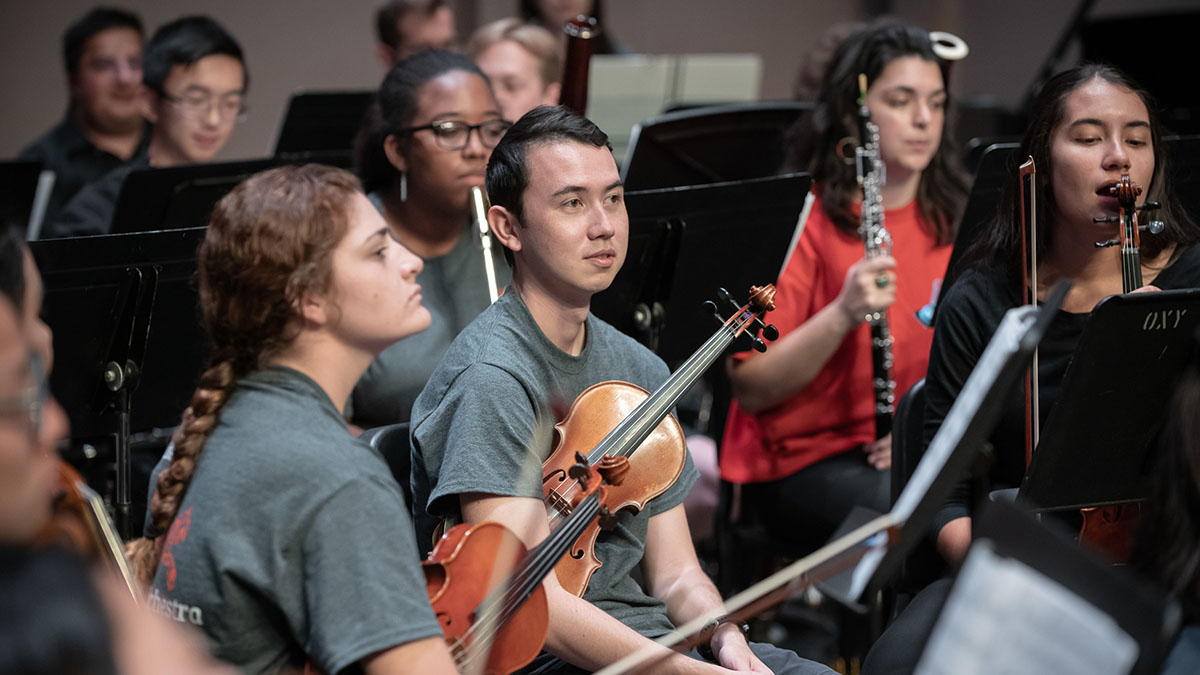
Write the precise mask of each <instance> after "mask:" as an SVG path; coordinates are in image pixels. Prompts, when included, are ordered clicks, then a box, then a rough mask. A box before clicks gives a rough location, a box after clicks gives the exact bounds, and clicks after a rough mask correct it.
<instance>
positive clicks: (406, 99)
mask: <svg viewBox="0 0 1200 675" xmlns="http://www.w3.org/2000/svg"><path fill="white" fill-rule="evenodd" d="M370 117H371V119H370V120H369V128H370V131H369V133H368V134H367V135H366V136H365V137H364V138H363V139H362V141H361V142H360V144H359V148H358V154H359V157H358V167H359V175H360V176H361V177H362V179H363V187H364V188H365V189H366V191H367V196H368V197H369V198H370V200H371V202H372V203H373V204H375V206H376V208H378V209H379V212H380V213H381V214H383V216H384V219H385V220H386V221H387V223H388V227H389V228H390V230H391V233H392V236H393V237H395V238H396V240H397V241H399V242H400V243H402V244H404V246H405V247H406V248H408V249H409V250H410V251H412V252H413V253H416V254H417V255H419V256H421V258H422V260H423V261H424V263H425V265H424V269H423V270H422V272H421V275H420V277H419V278H418V281H419V282H420V283H421V285H422V286H423V287H424V289H425V306H426V307H427V308H429V311H430V313H431V314H432V315H433V322H432V325H431V326H430V328H429V330H427V331H425V332H423V333H421V334H420V335H416V336H413V337H412V338H409V339H408V340H405V341H403V342H400V343H398V344H395V345H393V346H391V347H389V348H388V349H387V350H386V351H384V352H383V353H382V354H380V356H379V358H378V359H376V360H375V362H374V363H372V364H371V367H370V368H368V369H367V372H366V374H365V375H363V378H362V380H361V381H359V383H358V386H357V387H355V389H354V395H353V397H352V398H351V401H350V406H349V407H348V413H349V414H350V419H351V420H352V421H353V422H354V424H356V425H358V426H361V427H364V428H366V427H373V426H380V425H384V424H394V423H398V422H407V421H408V417H409V411H410V410H411V408H412V404H413V401H414V400H416V398H417V394H419V393H420V392H421V388H422V387H424V386H425V382H426V380H428V379H429V374H430V373H432V372H433V369H434V368H435V367H436V366H437V363H438V361H439V360H441V358H442V354H444V353H445V351H446V348H447V347H449V346H450V342H451V341H452V340H454V337H455V336H456V335H458V333H459V331H461V330H462V329H463V327H464V326H466V325H467V324H468V323H470V322H471V320H472V319H474V318H475V316H476V315H477V314H479V312H481V311H483V309H484V308H485V307H487V306H488V303H489V302H490V300H491V298H490V297H489V294H488V281H487V275H486V268H485V267H484V258H483V256H484V253H483V247H482V244H481V242H480V236H479V231H478V229H477V225H476V223H474V222H473V220H472V213H471V202H470V199H471V195H470V192H471V188H472V187H482V186H483V181H484V171H485V170H486V168H487V162H488V158H489V157H490V156H491V154H492V148H494V147H496V143H498V142H499V141H500V138H501V137H502V136H503V135H504V132H505V131H507V130H508V127H509V126H511V123H510V122H508V121H507V120H506V119H505V118H504V115H503V114H502V113H501V112H500V106H499V104H498V103H496V99H495V97H493V96H492V90H491V87H490V86H489V84H488V80H487V77H486V76H485V75H484V74H483V72H482V71H480V70H479V68H478V67H477V66H476V65H475V64H474V63H473V62H472V61H471V59H469V58H467V57H466V56H463V55H462V54H456V53H453V52H447V51H441V50H427V51H424V52H421V53H419V54H415V55H413V56H410V57H409V58H407V59H405V60H403V61H401V62H400V63H397V64H396V65H395V66H394V67H393V68H392V70H391V71H390V72H389V73H388V75H387V77H386V78H384V80H383V84H382V85H381V86H380V88H379V95H378V101H377V103H376V104H375V105H374V106H373V109H372V110H371V112H370ZM499 249H500V247H499V246H498V245H494V246H493V249H492V264H493V267H494V269H495V273H496V285H497V287H498V288H500V289H503V288H504V286H506V285H507V284H508V282H509V278H510V275H511V272H510V271H509V267H508V264H507V263H506V262H505V260H504V256H503V255H502V254H501V253H500V251H499Z"/></svg>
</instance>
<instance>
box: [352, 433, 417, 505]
mask: <svg viewBox="0 0 1200 675" xmlns="http://www.w3.org/2000/svg"><path fill="white" fill-rule="evenodd" d="M359 438H361V439H362V440H363V441H365V442H366V444H367V445H369V446H371V447H372V448H375V450H376V451H378V452H379V454H381V455H383V461H385V462H387V465H388V468H389V469H391V470H392V476H393V477H394V478H395V479H396V482H397V483H399V484H400V488H401V489H402V490H403V491H404V503H405V504H406V505H407V506H408V510H409V511H412V501H413V497H412V483H411V482H410V476H411V474H412V455H411V454H410V446H409V442H408V422H400V423H397V424H385V425H384V426H381V427H373V428H371V429H367V430H366V431H364V432H362V436H360V437H359Z"/></svg>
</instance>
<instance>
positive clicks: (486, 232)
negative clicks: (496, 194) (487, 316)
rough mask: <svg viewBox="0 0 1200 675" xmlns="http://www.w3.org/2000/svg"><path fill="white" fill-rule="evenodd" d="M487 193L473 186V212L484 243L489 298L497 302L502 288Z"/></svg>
mask: <svg viewBox="0 0 1200 675" xmlns="http://www.w3.org/2000/svg"><path fill="white" fill-rule="evenodd" d="M487 210H488V203H487V195H485V194H484V193H483V188H481V187H479V186H472V187H471V212H472V213H473V214H474V216H475V226H476V227H477V228H478V231H479V242H480V243H481V244H482V245H483V271H484V274H486V275H487V284H488V298H489V299H490V300H489V301H490V302H495V301H496V299H497V298H499V297H500V289H499V288H497V287H496V264H495V262H493V261H492V231H491V229H490V228H489V227H488V220H487Z"/></svg>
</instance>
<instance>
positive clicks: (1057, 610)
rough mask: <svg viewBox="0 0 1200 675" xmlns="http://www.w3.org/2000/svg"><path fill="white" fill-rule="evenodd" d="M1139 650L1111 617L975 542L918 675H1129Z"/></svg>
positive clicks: (1049, 580)
mask: <svg viewBox="0 0 1200 675" xmlns="http://www.w3.org/2000/svg"><path fill="white" fill-rule="evenodd" d="M1137 655H1138V646H1137V642H1136V641H1135V640H1134V639H1133V638H1132V637H1130V636H1129V634H1128V633H1126V632H1125V631H1123V630H1121V628H1120V627H1119V626H1118V625H1117V624H1116V622H1115V621H1114V620H1113V619H1112V617H1110V616H1108V615H1107V614H1105V613H1104V612H1101V611H1100V610H1098V609H1096V607H1095V606H1094V605H1092V604H1090V603H1088V602H1087V601H1085V600H1084V599H1083V598H1080V597H1079V596H1077V595H1075V594H1074V593H1072V592H1071V591H1069V590H1067V589H1066V588H1063V587H1062V586H1061V585H1059V584H1058V583H1057V582H1055V581H1053V580H1052V579H1050V578H1048V577H1046V576H1045V575H1043V574H1041V573H1040V572H1038V571H1036V570H1034V569H1032V568H1030V567H1028V566H1027V565H1025V564H1024V563H1021V562H1019V561H1016V560H1013V559H1011V558H1005V557H1002V556H999V555H996V553H994V552H993V550H992V548H991V546H989V545H988V544H987V542H986V541H982V540H981V541H977V542H975V544H973V545H972V546H971V551H970V554H969V555H968V556H967V560H966V562H965V563H964V564H963V568H962V571H960V572H959V578H958V579H957V580H956V581H955V584H954V590H953V591H952V592H951V593H950V597H949V599H948V600H947V603H946V606H945V608H944V609H943V610H942V614H941V616H939V617H938V622H937V625H936V626H935V627H934V631H933V635H932V637H930V640H929V644H927V645H926V646H925V652H924V653H923V654H922V655H921V661H920V663H919V664H918V665H917V670H916V672H917V673H918V675H943V674H945V675H951V674H954V675H958V674H960V673H989V674H991V675H1033V674H1036V673H1047V674H1048V675H1050V674H1053V675H1127V674H1128V673H1129V671H1130V669H1132V668H1133V664H1134V663H1135V662H1136V661H1137Z"/></svg>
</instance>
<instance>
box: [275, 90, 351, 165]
mask: <svg viewBox="0 0 1200 675" xmlns="http://www.w3.org/2000/svg"><path fill="white" fill-rule="evenodd" d="M374 96H375V92H374V91H301V92H297V93H295V94H292V98H291V99H290V100H289V101H288V107H287V110H286V111H284V114H283V122H282V123H280V125H279V136H278V137H277V138H276V139H275V155H276V156H280V155H288V156H291V157H293V158H294V159H302V160H312V161H316V160H318V159H319V158H321V157H324V156H325V155H326V154H327V153H347V152H349V151H350V150H352V149H353V148H354V140H355V138H356V137H357V135H358V132H359V129H360V128H361V127H362V126H363V121H364V119H365V118H366V113H367V108H368V107H369V106H370V104H371V99H372V98H373V97H374Z"/></svg>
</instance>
